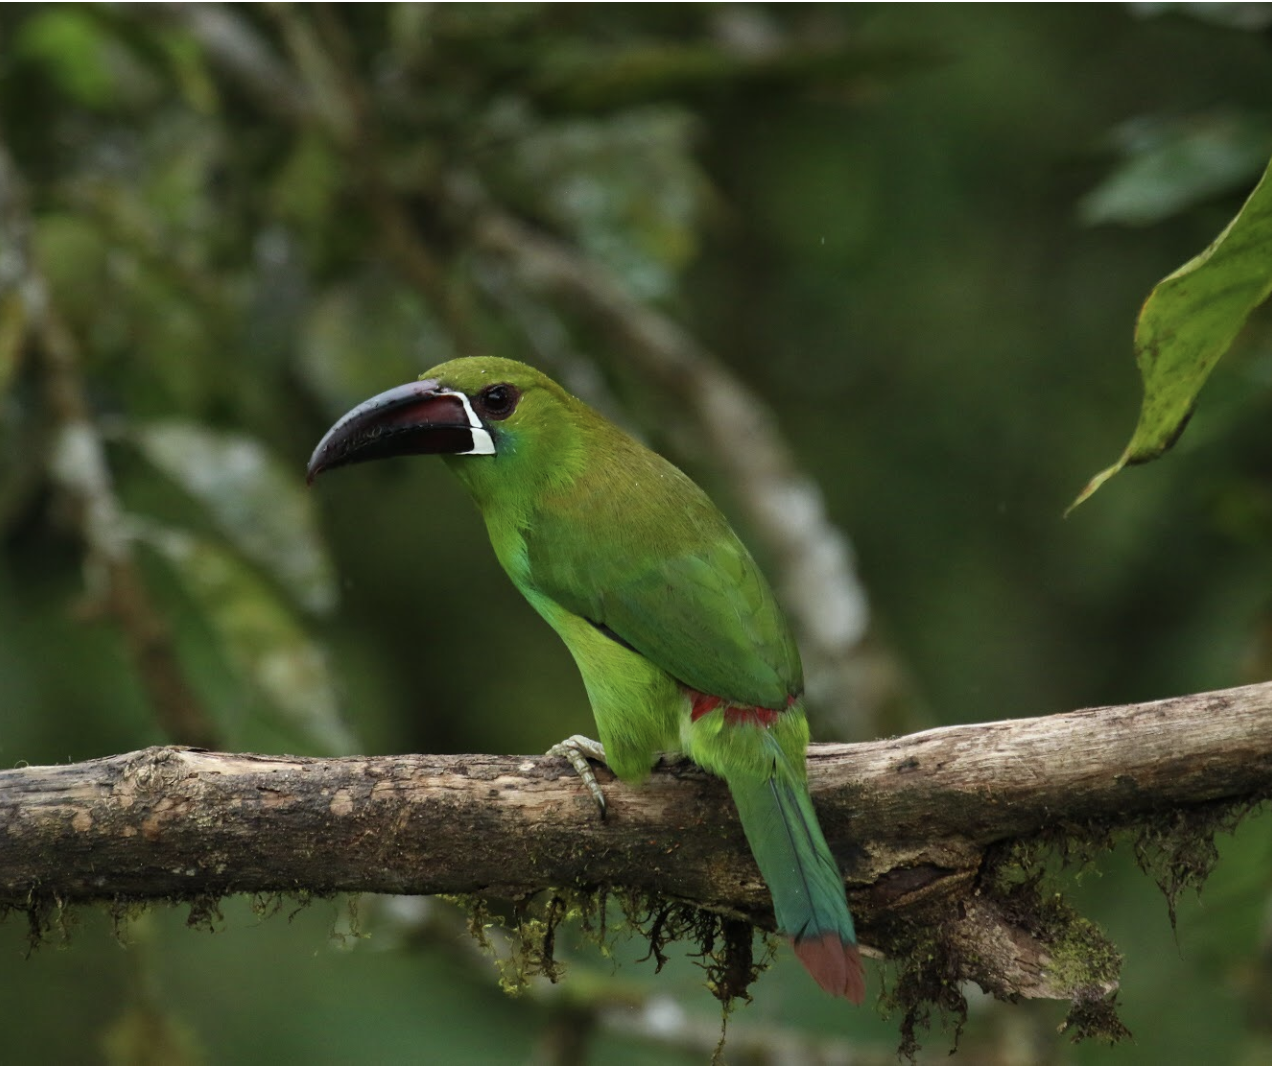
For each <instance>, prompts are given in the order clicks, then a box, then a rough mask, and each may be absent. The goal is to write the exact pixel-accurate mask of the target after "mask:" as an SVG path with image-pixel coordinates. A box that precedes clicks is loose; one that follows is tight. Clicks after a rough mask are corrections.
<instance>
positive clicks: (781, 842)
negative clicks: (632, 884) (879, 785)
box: [728, 741, 866, 1004]
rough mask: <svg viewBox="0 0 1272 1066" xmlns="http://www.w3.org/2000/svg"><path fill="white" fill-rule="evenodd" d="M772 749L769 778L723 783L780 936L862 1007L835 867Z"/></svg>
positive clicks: (824, 981) (804, 793)
mask: <svg viewBox="0 0 1272 1066" xmlns="http://www.w3.org/2000/svg"><path fill="white" fill-rule="evenodd" d="M771 748H772V751H773V753H774V757H773V762H772V773H771V774H770V775H769V776H767V777H760V776H756V775H754V774H733V775H730V776H729V777H728V783H729V790H730V791H731V792H732V793H733V801H734V803H736V804H737V808H738V815H739V816H740V817H741V819H742V828H743V830H744V831H745V833H746V839H747V842H748V843H749V844H750V845H751V852H752V854H753V855H754V856H755V861H756V863H757V864H758V865H759V867H760V873H761V874H762V875H763V876H764V880H765V882H766V883H767V884H768V886H769V891H770V892H771V893H772V896H773V914H774V917H775V918H776V919H777V928H778V931H779V932H780V933H782V934H783V935H785V936H789V937H790V938H791V940H792V941H793V943H794V946H795V954H796V955H797V956H798V957H799V960H800V962H801V963H803V965H804V968H805V969H807V970H808V972H809V973H810V974H812V976H813V979H814V980H816V981H817V983H818V984H819V985H821V987H822V988H823V989H825V990H826V991H827V992H830V993H831V994H832V995H836V996H843V997H844V998H846V999H848V1000H851V1001H852V1002H853V1003H857V1004H860V1003H861V1002H862V1001H863V1000H864V999H865V995H866V982H865V975H864V974H863V972H862V967H861V955H860V952H859V951H858V950H857V934H856V931H855V929H854V928H853V924H852V915H851V914H849V913H848V903H847V901H846V900H845V898H844V883H843V879H842V877H841V876H840V873H839V867H838V866H837V865H836V863H835V857H834V856H833V855H832V854H831V852H830V848H829V847H828V846H827V844H826V838H825V837H824V836H823V835H822V831H821V827H820V826H819V825H818V824H817V815H816V814H815V813H814V812H813V802H812V799H811V797H810V796H809V794H808V786H807V785H806V784H805V783H804V781H803V780H802V779H801V778H800V777H799V776H797V775H796V773H795V772H794V770H793V769H792V768H791V766H790V764H789V762H788V761H787V760H786V757H785V755H783V754H782V751H781V749H780V748H779V747H778V746H777V743H776V742H775V741H774V742H772V744H771Z"/></svg>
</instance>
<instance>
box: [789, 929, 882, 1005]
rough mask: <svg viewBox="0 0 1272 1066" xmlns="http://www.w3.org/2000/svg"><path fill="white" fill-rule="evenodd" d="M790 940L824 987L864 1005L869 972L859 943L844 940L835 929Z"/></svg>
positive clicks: (814, 978)
mask: <svg viewBox="0 0 1272 1066" xmlns="http://www.w3.org/2000/svg"><path fill="white" fill-rule="evenodd" d="M791 943H792V944H793V945H794V947H795V955H796V957H797V958H798V959H799V961H800V962H801V963H802V964H803V966H804V969H806V970H807V971H808V972H809V973H810V974H812V976H813V980H814V981H816V982H817V983H818V984H819V985H821V986H822V988H823V989H824V990H825V991H827V992H829V993H830V994H831V995H832V996H843V997H844V999H846V1000H849V1001H850V1002H852V1003H855V1004H856V1005H857V1006H861V1004H862V1003H863V1002H864V1001H865V998H866V975H865V972H864V971H863V970H862V967H861V952H859V951H858V950H857V945H856V944H845V943H843V941H841V940H840V939H839V936H838V934H836V933H823V934H822V935H821V936H819V937H817V938H815V939H812V938H810V939H807V940H793V941H791Z"/></svg>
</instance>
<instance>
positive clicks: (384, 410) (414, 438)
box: [305, 381, 495, 483]
mask: <svg viewBox="0 0 1272 1066" xmlns="http://www.w3.org/2000/svg"><path fill="white" fill-rule="evenodd" d="M494 451H495V446H494V440H493V438H492V437H491V436H490V431H489V430H488V429H486V427H485V426H484V425H483V424H482V421H481V419H479V418H478V417H477V415H476V413H475V412H474V411H473V408H472V404H471V403H469V402H468V397H467V396H465V395H464V394H463V393H462V392H455V391H453V390H451V389H447V388H444V387H442V386H441V385H439V384H438V382H436V381H412V382H410V383H409V384H407V385H399V386H398V387H397V388H394V389H389V390H388V391H387V392H382V393H380V394H379V395H378V396H373V397H371V399H369V400H365V401H363V402H362V403H360V404H358V406H357V407H355V408H354V409H353V410H352V411H350V412H349V413H348V414H346V415H344V416H343V417H342V418H341V419H340V420H339V421H338V422H337V423H336V424H335V425H334V426H332V427H331V428H330V429H329V430H327V432H326V434H325V435H324V436H323V438H322V440H320V441H319V442H318V447H316V448H315V449H314V454H313V455H312V456H310V458H309V466H308V468H307V469H306V471H305V481H306V482H308V483H312V482H313V480H314V478H316V477H317V476H318V475H319V474H321V473H323V472H325V471H327V470H333V469H335V468H336V467H338V466H348V465H350V464H351V463H365V462H369V461H370V460H372V459H388V458H390V457H391V456H395V455H493V454H494Z"/></svg>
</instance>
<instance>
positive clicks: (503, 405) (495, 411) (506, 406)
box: [477, 385, 521, 421]
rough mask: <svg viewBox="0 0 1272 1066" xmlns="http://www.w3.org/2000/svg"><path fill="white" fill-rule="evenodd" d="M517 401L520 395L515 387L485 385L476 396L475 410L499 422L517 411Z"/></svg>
mask: <svg viewBox="0 0 1272 1066" xmlns="http://www.w3.org/2000/svg"><path fill="white" fill-rule="evenodd" d="M519 399H521V393H520V392H518V391H517V387H516V386H515V385H487V386H486V387H485V388H484V389H482V390H481V392H479V393H478V394H477V410H478V411H480V412H481V413H482V414H483V415H485V416H486V417H487V418H493V419H495V420H496V421H499V420H500V419H503V418H507V417H508V416H509V415H510V414H512V412H513V411H515V410H516V409H517V401H518V400H519Z"/></svg>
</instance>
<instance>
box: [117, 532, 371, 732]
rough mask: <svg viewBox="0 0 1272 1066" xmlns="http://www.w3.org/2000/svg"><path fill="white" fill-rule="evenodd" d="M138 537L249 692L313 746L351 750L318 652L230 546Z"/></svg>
mask: <svg viewBox="0 0 1272 1066" xmlns="http://www.w3.org/2000/svg"><path fill="white" fill-rule="evenodd" d="M138 538H139V539H140V540H142V541H143V542H144V543H146V544H149V545H150V546H151V547H153V548H154V549H155V550H156V551H157V552H158V553H159V555H160V556H161V557H162V558H163V559H165V560H166V561H167V562H168V564H169V565H170V566H171V567H172V570H173V572H174V573H175V574H176V576H177V578H178V580H179V581H180V582H181V584H182V586H183V587H184V588H185V589H186V592H187V593H188V594H189V596H190V598H191V599H192V600H193V601H194V603H195V604H196V605H197V606H198V607H199V608H200V610H201V611H202V613H203V615H204V618H205V619H206V621H207V623H208V625H209V626H210V627H211V629H212V630H213V632H214V633H215V634H216V635H217V637H218V638H219V640H220V643H221V646H222V649H223V650H224V652H225V656H226V659H227V661H228V662H229V663H230V665H231V667H232V668H233V670H234V672H235V673H236V674H237V675H238V676H239V677H240V678H241V679H242V680H243V681H244V682H245V683H246V684H247V685H248V686H249V688H250V689H252V690H253V691H255V692H257V693H258V694H259V695H260V696H262V697H263V698H264V700H265V701H266V703H267V704H268V705H269V706H270V707H271V708H273V709H274V710H276V711H277V712H278V713H279V714H281V715H282V717H283V718H284V719H286V721H287V722H288V723H290V724H291V725H292V726H293V727H295V728H297V729H299V730H300V732H301V733H302V735H303V736H305V737H306V738H307V739H308V740H310V741H311V742H312V743H313V744H314V745H315V746H316V747H318V748H319V749H320V750H321V751H324V752H326V753H328V754H332V755H340V754H347V753H348V752H350V751H353V750H355V748H356V743H355V741H354V738H353V735H352V734H351V733H350V731H349V729H348V728H347V727H346V726H345V724H344V722H343V721H342V720H341V717H340V710H339V704H338V701H337V699H336V688H335V685H334V683H333V680H332V677H331V672H330V671H329V670H328V668H327V661H326V657H325V656H324V654H323V652H322V649H321V648H320V647H319V646H318V645H317V644H316V643H314V642H313V641H312V640H311V639H310V638H309V636H308V635H307V634H306V633H305V631H304V630H303V629H302V628H301V626H300V625H299V624H298V623H297V622H296V620H295V618H294V617H293V616H292V614H291V612H290V611H288V610H287V608H286V607H285V606H284V605H283V604H282V603H281V602H280V601H279V599H278V597H277V595H276V594H275V592H274V590H273V589H272V588H270V586H269V585H268V584H266V583H265V582H264V581H262V580H261V579H260V578H259V577H258V576H257V575H256V573H255V572H254V571H253V570H252V569H251V568H250V567H249V566H247V565H245V564H244V563H243V562H242V561H241V560H240V559H238V558H237V557H236V556H235V555H234V554H233V553H232V552H231V551H228V550H227V549H225V548H223V547H221V546H220V545H219V544H216V543H214V542H213V541H211V540H208V539H206V538H203V537H198V536H195V535H194V534H191V533H189V532H187V531H185V530H178V529H172V528H162V527H158V526H148V527H143V528H142V529H141V530H139V532H138Z"/></svg>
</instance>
